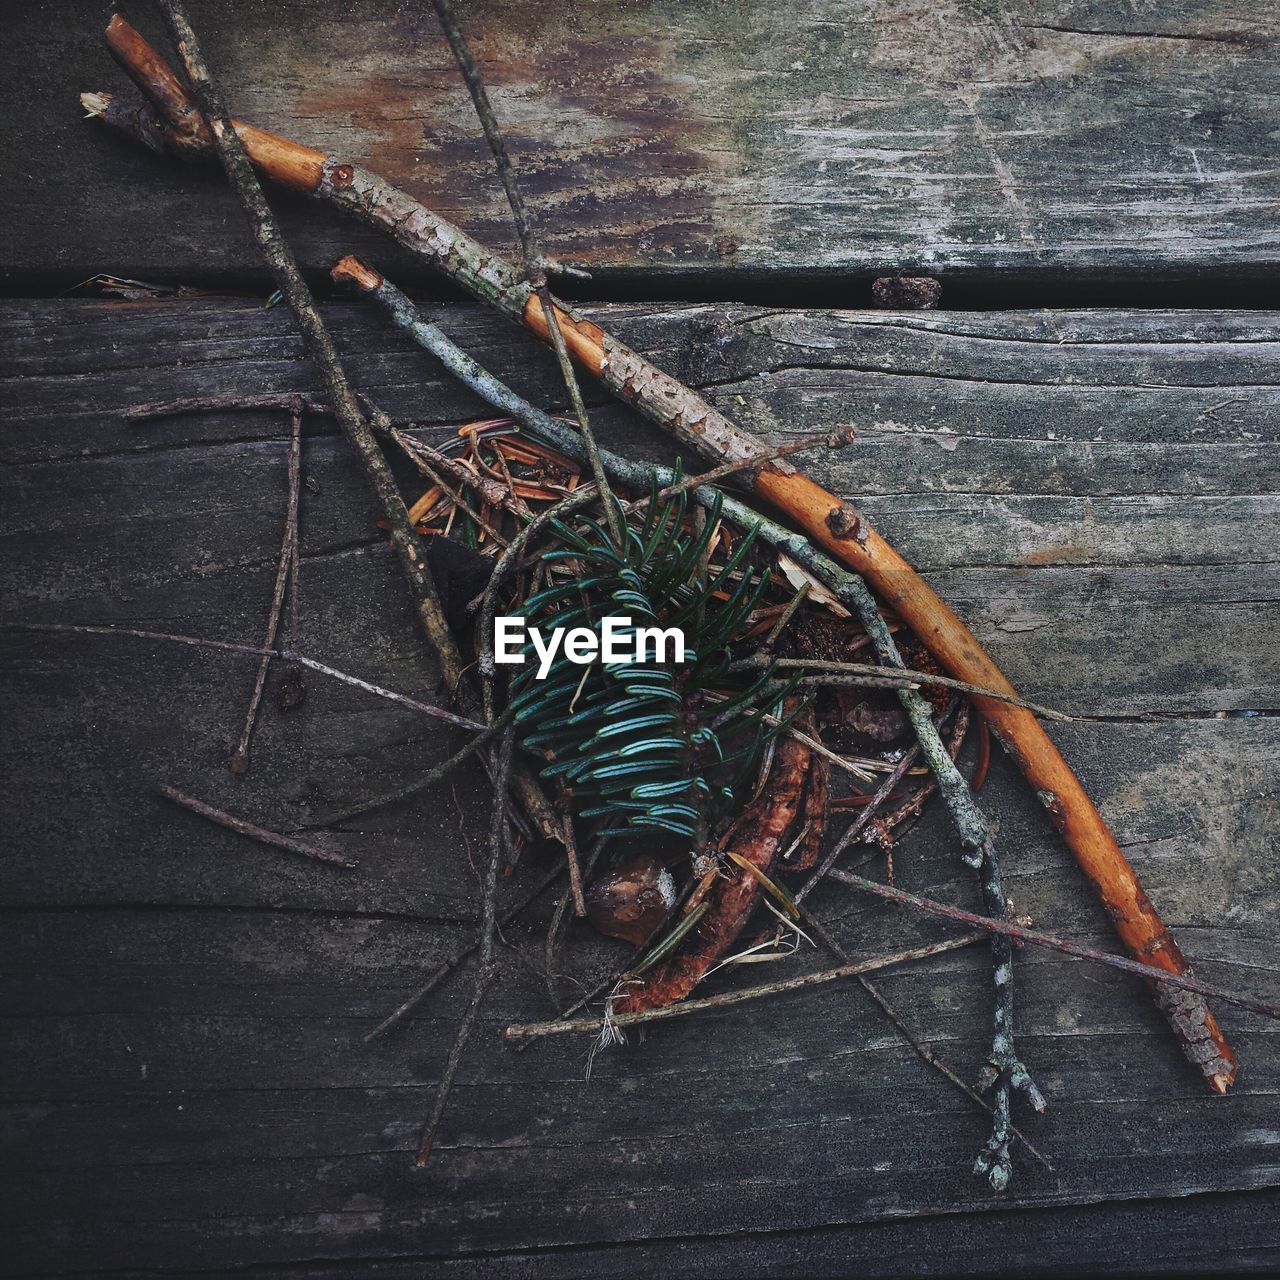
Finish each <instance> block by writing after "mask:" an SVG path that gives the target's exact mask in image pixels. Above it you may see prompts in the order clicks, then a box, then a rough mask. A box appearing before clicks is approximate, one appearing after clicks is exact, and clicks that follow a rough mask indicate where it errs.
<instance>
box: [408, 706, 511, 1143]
mask: <svg viewBox="0 0 1280 1280" xmlns="http://www.w3.org/2000/svg"><path fill="white" fill-rule="evenodd" d="M514 742H515V735H514V733H513V731H512V729H511V726H510V725H508V726H507V728H506V729H504V730H503V733H502V741H501V743H500V744H499V747H498V752H497V762H496V764H495V766H494V778H493V805H492V808H491V810H490V817H489V866H488V869H487V870H486V872H485V878H484V916H483V919H482V920H481V923H480V938H479V949H480V959H479V961H478V962H477V964H476V981H475V986H474V987H473V988H472V991H471V1000H470V1003H469V1004H468V1005H467V1008H466V1012H465V1013H464V1014H463V1015H462V1021H461V1022H460V1023H459V1024H458V1032H457V1035H456V1037H455V1038H454V1042H453V1048H452V1049H450V1050H449V1057H448V1059H447V1060H446V1061H445V1066H444V1072H443V1074H442V1075H441V1077H440V1083H439V1085H438V1086H437V1088H436V1100H435V1105H434V1106H433V1107H432V1109H431V1117H430V1119H429V1120H428V1121H427V1124H426V1128H425V1129H423V1131H422V1142H421V1144H420V1145H419V1147H418V1156H417V1160H416V1164H417V1166H418V1168H422V1166H423V1165H425V1164H426V1163H427V1161H428V1160H430V1158H431V1148H432V1146H433V1145H434V1144H435V1140H436V1131H437V1130H438V1129H439V1128H440V1121H441V1120H442V1119H443V1117H444V1109H445V1106H446V1104H447V1103H448V1101H449V1092H450V1090H451V1089H452V1088H453V1080H454V1077H455V1076H456V1075H457V1074H458V1067H459V1065H460V1064H461V1062H462V1054H463V1050H464V1049H466V1047H467V1040H468V1039H469V1038H470V1036H471V1029H472V1027H474V1026H475V1021H476V1017H477V1015H478V1014H479V1012H480V1006H481V1004H482V1003H483V1002H484V996H485V992H486V991H488V989H489V985H490V984H491V983H492V982H493V980H494V978H495V977H497V970H496V968H495V966H494V963H493V935H494V927H495V922H496V919H497V910H496V902H497V896H498V865H499V863H501V861H502V850H503V848H504V845H505V841H504V840H503V828H504V826H505V823H504V818H505V816H506V808H507V780H508V778H509V776H510V773H511V752H512V747H513V745H514Z"/></svg>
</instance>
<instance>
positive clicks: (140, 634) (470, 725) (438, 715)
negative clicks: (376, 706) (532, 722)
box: [0, 622, 486, 749]
mask: <svg viewBox="0 0 1280 1280" xmlns="http://www.w3.org/2000/svg"><path fill="white" fill-rule="evenodd" d="M0 631H40V632H45V631H47V632H55V633H63V634H67V635H90V636H128V637H130V638H131V639H134V640H161V641H164V642H165V643H167V644H185V645H191V646H192V647H194V648H197V649H221V650H223V651H224V652H226V653H249V654H254V655H256V656H258V657H270V658H284V659H285V660H286V661H289V662H296V663H298V665H299V666H303V667H309V668H310V669H311V670H312V671H318V672H320V674H321V675H326V676H328V677H329V678H330V679H333V680H337V681H340V682H341V683H342V684H349V685H351V686H352V688H355V689H363V690H364V691H365V692H366V693H372V694H373V695H374V696H375V697H378V698H384V699H386V700H387V701H388V702H397V703H399V704H400V705H401V706H402V707H409V708H410V709H411V710H413V711H418V712H421V713H422V714H423V715H425V716H431V717H433V718H434V719H436V720H445V721H447V722H448V723H449V724H452V725H456V726H457V727H458V728H459V729H470V730H472V731H473V732H476V733H483V732H485V731H486V726H485V725H482V724H480V723H479V722H478V721H476V720H469V719H467V717H466V716H459V715H455V714H454V713H453V712H452V711H446V710H445V709H444V708H443V707H436V706H433V705H432V704H431V703H429V702H419V701H418V699H417V698H410V697H408V696H407V695H405V694H403V693H396V692H395V691H394V690H392V689H384V688H383V687H382V686H381V685H378V684H371V683H370V682H369V681H368V680H361V679H360V677H359V676H353V675H348V674H347V672H345V671H339V670H338V669H337V668H336V667H331V666H329V665H328V664H327V663H324V662H317V661H316V660H315V658H308V657H305V656H304V655H303V654H301V653H298V652H296V651H295V650H293V649H268V648H266V647H264V646H263V645H260V644H240V643H238V642H237V641H234V640H206V639H204V638H203V637H202V636H181V635H176V634H174V633H172V632H168V631H142V630H139V629H138V628H137V627H107V626H97V625H92V624H86V623H71V622H0ZM475 745H476V744H475V743H471V744H469V748H471V749H473V748H474V747H475Z"/></svg>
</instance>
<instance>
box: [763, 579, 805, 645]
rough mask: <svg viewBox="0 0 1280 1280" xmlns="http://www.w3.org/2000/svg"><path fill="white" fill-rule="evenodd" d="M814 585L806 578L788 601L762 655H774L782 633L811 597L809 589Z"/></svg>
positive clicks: (765, 641) (766, 641) (765, 640)
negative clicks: (775, 646)
mask: <svg viewBox="0 0 1280 1280" xmlns="http://www.w3.org/2000/svg"><path fill="white" fill-rule="evenodd" d="M811 585H812V584H811V583H810V582H809V580H808V578H806V579H805V580H804V581H803V582H802V583H801V584H800V585H799V586H798V587H797V588H796V593H795V595H793V596H792V597H791V599H790V600H788V601H787V607H786V608H785V609H783V611H782V612H781V613H780V614H779V615H778V620H777V622H775V623H774V624H773V627H772V628H771V629H770V631H769V634H768V635H767V636H765V638H764V644H762V645H761V646H760V651H761V652H762V653H772V652H773V647H774V645H776V644H777V643H778V641H779V639H780V638H781V636H782V633H783V632H784V631H785V630H786V629H787V624H788V623H789V622H790V621H791V619H792V618H793V617H794V616H795V612H796V610H797V609H798V608H799V607H800V606H801V605H802V604H803V603H804V602H805V600H806V599H807V598H808V595H809V588H810V586H811Z"/></svg>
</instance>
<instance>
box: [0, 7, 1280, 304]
mask: <svg viewBox="0 0 1280 1280" xmlns="http://www.w3.org/2000/svg"><path fill="white" fill-rule="evenodd" d="M106 13H107V11H106V10H95V9H94V8H92V7H86V6H84V5H81V4H77V3H75V2H74V0H40V2H35V3H31V4H27V5H24V6H21V11H20V12H18V13H15V15H14V23H13V27H12V35H11V39H10V43H9V48H10V49H11V50H12V53H11V55H10V61H9V64H8V75H6V76H5V77H3V78H0V92H3V94H4V96H5V99H6V101H5V114H6V118H7V119H8V120H9V121H10V122H11V126H12V127H11V129H10V130H9V131H7V135H6V142H5V146H6V148H7V151H6V153H5V154H4V156H3V159H4V161H5V170H6V172H8V173H10V174H13V175H20V176H21V178H22V181H11V182H10V184H9V186H8V187H7V190H6V197H7V201H8V203H9V207H10V211H11V213H10V220H9V223H8V225H7V226H6V228H5V237H6V238H5V244H4V247H3V250H0V264H2V265H3V268H4V271H5V274H6V276H7V278H8V280H9V281H10V282H11V284H13V285H16V286H17V287H26V285H27V284H29V283H30V282H32V281H36V280H39V281H41V282H44V281H46V280H48V279H51V278H56V279H58V280H61V281H63V282H64V283H66V284H70V283H74V281H76V280H78V279H82V278H84V277H86V276H89V275H92V274H94V273H96V272H98V271H104V270H109V271H113V272H116V273H118V274H125V275H133V276H141V277H143V278H148V279H151V278H163V279H166V280H174V279H178V280H187V281H197V280H201V279H208V278H210V277H211V276H213V275H218V274H226V273H232V274H240V275H244V274H245V273H248V272H250V271H251V270H252V264H253V262H254V259H253V256H252V253H251V251H250V248H249V245H248V240H247V236H246V235H245V233H244V231H243V229H242V227H241V225H240V223H239V221H238V219H237V217H236V216H235V212H234V206H233V203H232V200H231V197H230V195H229V194H228V193H227V192H226V191H225V189H224V184H223V183H222V181H221V178H220V177H219V176H218V175H216V174H214V173H201V172H198V171H191V172H182V171H179V170H174V169H173V168H171V167H170V165H169V164H168V163H167V162H165V161H163V160H161V159H159V158H157V157H151V156H147V155H145V154H138V153H135V151H134V150H133V148H132V147H131V146H130V145H129V144H127V143H125V142H123V141H120V140H114V139H112V138H110V137H109V136H106V133H105V131H104V130H103V129H102V128H100V127H94V126H92V125H90V124H87V123H85V122H84V121H83V120H81V119H79V114H80V113H79V112H78V110H77V106H76V104H77V97H78V94H79V93H80V92H81V91H82V90H86V89H94V90H96V89H110V90H114V89H117V88H119V87H120V85H121V80H122V77H121V76H120V74H119V73H118V72H117V71H116V70H115V68H114V67H113V66H112V65H111V63H110V60H109V58H108V57H107V55H106V52H105V49H104V47H103V43H102V28H103V26H105V16H106ZM147 16H148V15H146V14H145V13H142V14H139V15H138V20H139V21H140V22H141V21H142V19H143V18H145V17H147ZM461 18H462V21H463V23H464V25H465V26H466V28H467V31H468V33H469V36H470V38H471V40H472V42H473V45H474V47H475V51H476V55H477V57H478V59H479V61H480V63H481V65H482V67H483V70H484V73H485V75H486V78H487V80H488V83H489V88H490V92H491V95H492V97H493V100H494V104H495V108H496V110H497V112H498V114H499V117H500V119H501V120H502V123H503V126H504V129H505V130H506V133H507V137H508V141H509V143H510V145H511V148H512V150H513V153H514V154H515V156H516V157H517V160H518V163H519V167H520V177H521V181H522V184H523V186H524V188H525V190H526V193H527V198H528V200H529V203H530V205H531V208H532V209H533V211H534V212H535V214H536V215H537V217H538V219H539V224H540V226H541V229H542V234H543V238H544V240H545V241H546V245H547V248H548V250H549V251H552V252H554V253H556V254H558V255H560V256H562V257H565V258H566V259H570V260H581V261H583V262H586V263H588V264H590V265H591V266H592V267H594V268H595V269H597V270H599V271H600V272H601V273H602V275H601V279H602V280H605V281H607V280H608V279H611V278H612V279H618V278H621V277H622V276H626V275H628V273H630V274H631V275H634V273H636V272H637V271H643V272H645V273H646V280H647V282H648V284H649V286H650V287H653V285H654V284H655V283H656V282H657V281H659V280H660V278H661V276H662V275H663V274H667V275H671V276H673V277H675V278H679V279H690V278H707V279H717V280H719V281H721V283H722V284H724V283H726V282H730V281H737V282H739V283H741V282H743V281H746V280H756V281H758V280H761V279H766V278H768V279H774V280H777V281H783V280H785V281H787V282H788V283H789V284H790V285H791V286H792V287H794V286H795V285H797V284H798V283H800V282H801V281H802V280H804V279H807V280H808V281H809V282H810V283H812V282H814V281H820V280H821V279H823V278H826V277H830V276H833V275H838V274H840V273H846V274H853V275H854V276H858V277H861V278H862V281H863V283H862V284H861V286H860V288H865V283H866V281H867V280H868V279H869V277H870V276H871V275H873V274H875V273H877V272H881V271H884V270H892V269H902V268H913V269H921V270H925V271H931V272H942V273H944V274H952V275H957V274H959V275H964V274H966V273H978V274H980V275H982V276H984V278H986V277H990V275H991V273H993V272H997V271H999V272H1004V273H1006V275H1005V276H1004V277H1003V279H1004V280H1005V282H1006V283H1008V280H1009V273H1016V274H1018V275H1021V276H1023V277H1035V278H1047V277H1049V276H1052V277H1053V278H1054V279H1055V280H1057V281H1059V282H1061V280H1062V279H1063V278H1064V276H1067V275H1070V276H1077V277H1078V276H1087V277H1091V278H1093V279H1104V280H1105V279H1115V278H1116V276H1117V273H1119V274H1120V275H1122V276H1124V277H1127V278H1128V279H1130V280H1134V279H1138V278H1140V277H1142V276H1144V275H1145V274H1146V273H1148V272H1149V271H1150V270H1152V269H1155V268H1159V269H1163V270H1165V271H1178V272H1181V273H1182V275H1183V277H1184V278H1188V279H1190V278H1196V277H1198V276H1199V275H1200V273H1202V272H1204V271H1214V272H1217V273H1219V274H1225V275H1227V276H1229V277H1230V278H1231V279H1233V280H1236V281H1239V282H1241V283H1244V282H1247V281H1250V280H1252V281H1253V282H1254V284H1255V285H1256V284H1257V283H1258V273H1259V272H1261V273H1262V278H1263V279H1270V280H1272V281H1274V279H1275V266H1274V264H1275V260H1276V249H1277V232H1276V229H1275V228H1276V219H1275V212H1276V207H1277V203H1280V184H1278V180H1277V166H1276V152H1275V145H1274V139H1273V138H1272V137H1271V134H1272V132H1273V119H1272V117H1273V112H1272V111H1271V109H1270V107H1269V104H1270V103H1271V102H1272V101H1273V100H1274V98H1275V96H1276V94H1277V91H1278V90H1280V84H1278V81H1277V75H1278V73H1277V62H1276V58H1275V49H1276V42H1277V39H1278V38H1280V25H1278V23H1277V18H1276V16H1275V13H1274V11H1273V10H1272V9H1271V8H1269V7H1268V6H1265V5H1254V4H1247V3H1242V2H1241V0H1208V2H1205V0H1159V3H1156V4H1147V5H1141V6H1133V5H1130V4H1127V3H1124V2H1123V0H1049V2H1048V3H1040V2H1036V0H1009V2H1007V3H1002V4H999V5H994V6H988V5H979V4H972V3H963V2H961V0H952V2H950V3H944V4H936V5H909V6H905V7H904V6H902V5H898V4H893V3H889V2H888V0H875V2H874V3H871V2H868V3H864V4H861V5H856V6H853V7H850V6H849V5H847V4H843V3H836V2H835V0H809V2H808V3H806V4H803V5H801V6H799V8H798V9H797V8H795V7H781V6H778V5H776V4H771V3H766V2H765V0H750V2H749V3H743V2H742V0H714V2H712V3H704V4H699V5H688V4H681V3H678V0H658V2H657V3H652V4H644V5H629V4H628V5H623V4H596V5H591V6H588V7H587V8H585V9H584V8H583V7H582V6H580V5H572V4H567V3H563V2H560V0H557V2H553V3H546V4H539V5H528V4H526V3H522V2H521V0H487V2H486V3H474V4H468V5H465V6H463V7H462V12H461ZM193 20H194V21H195V22H196V23H197V24H198V26H199V27H200V29H201V32H202V36H203V39H204V41H205V43H206V44H207V45H208V46H209V56H210V59H211V61H212V63H213V64H214V67H215V70H216V71H217V72H218V73H219V74H220V76H221V78H222V80H223V81H224V83H225V86H226V89H227V92H228V95H229V98H230V100H231V105H232V107H233V109H234V110H235V112H236V113H237V114H238V115H239V116H241V117H242V118H244V119H246V120H250V121H252V122H254V123H255V124H258V125H260V126H262V127H264V128H269V129H275V130H277V131H279V132H283V133H285V134H287V135H289V136H293V137H296V138H297V139H298V140H299V141H301V142H304V143H307V144H309V145H311V146H314V147H316V148H317V149H319V150H322V151H326V152H330V153H334V152H337V153H341V154H342V155H343V156H344V157H345V158H347V159H349V160H352V161H356V162H359V163H364V164H367V165H368V166H369V167H370V168H372V169H374V170H376V171H378V172H380V173H382V174H383V175H384V176H386V177H387V178H389V179H391V180H392V181H393V182H396V183H397V184H400V185H404V186H406V187H407V188H408V189H410V190H411V191H413V192H414V194H415V195H418V196H419V197H420V198H422V199H423V200H424V201H425V202H426V203H427V204H429V205H431V206H432V207H434V208H437V209H438V210H439V212H441V213H443V214H444V215H445V216H446V217H448V218H450V219H451V220H453V221H456V222H458V223H459V224H460V225H461V226H462V227H463V228H464V229H466V230H467V231H469V232H471V233H472V234H473V235H476V236H477V237H478V238H479V239H481V240H482V241H487V242H489V243H491V244H493V246H494V247H495V248H498V249H503V248H506V247H507V246H508V245H509V244H510V238H511V237H510V231H509V227H508V222H507V216H506V211H505V206H504V203H503V199H502V195H501V191H500V189H499V187H498V184H497V181H496V179H495V178H494V177H493V174H492V171H491V165H490V161H489V156H488V152H487V149H486V148H485V145H484V142H483V139H482V138H481V136H480V134H479V131H478V130H477V128H476V127H475V124H474V122H473V120H472V117H471V113H470V110H469V107H468V104H467V100H466V96H465V92H464V90H463V89H462V87H461V85H460V83H459V82H458V80H457V77H456V73H455V71H454V68H453V64H452V61H451V59H450V55H449V53H448V49H447V47H446V46H445V44H444V42H443V40H442V38H441V37H440V35H439V32H438V30H437V29H436V26H435V24H434V20H433V18H432V16H431V14H430V11H429V10H426V9H421V8H415V7H413V6H408V7H399V8H394V9H392V10H377V9H368V8H366V7H360V8H355V9H353V8H352V7H351V6H348V5H343V4H338V3H336V2H335V0H291V3H290V5H289V10H288V17H287V19H284V20H282V19H281V15H280V13H279V11H278V10H277V9H275V8H270V7H264V6H262V5H257V4H251V3H246V2H245V0H233V2H232V3H227V4H222V5H218V6H212V5H204V6H197V7H196V12H195V13H194V14H193ZM144 25H145V23H144ZM147 34H148V35H149V36H150V37H152V38H153V39H156V40H157V42H158V43H159V39H158V37H159V32H158V30H157V29H156V28H154V27H152V28H150V29H148V30H147ZM278 203H279V206H280V209H281V212H282V215H283V217H284V225H285V231H286V234H287V236H288V238H289V240H290V243H291V244H292V245H293V246H294V247H295V249H296V251H297V252H298V255H299V259H300V261H301V262H302V263H303V265H304V266H306V267H308V268H310V269H313V270H316V271H320V270H327V268H328V267H329V266H331V265H332V263H333V262H334V261H335V260H336V259H337V258H338V257H340V256H341V254H342V253H343V252H347V251H352V250H354V251H357V252H360V253H373V254H374V256H375V260H378V261H380V264H381V265H383V266H385V267H386V269H387V270H388V271H389V272H390V273H391V274H392V275H393V276H394V277H395V278H397V279H401V278H411V277H412V276H413V275H414V274H416V271H415V269H412V268H411V267H409V265H408V264H405V263H402V262H400V261H399V260H398V259H397V256H396V255H395V254H391V253H388V252H387V250H386V247H385V245H382V244H380V243H377V242H375V241H374V240H373V239H372V238H371V237H370V236H369V234H368V233H365V232H361V231H358V230H357V229H355V228H353V227H352V226H350V225H347V224H340V223H338V222H336V221H334V220H333V219H332V218H331V217H329V216H327V215H320V216H317V211H316V210H314V209H311V208H309V207H308V206H306V205H305V204H304V203H303V202H301V201H296V200H293V199H289V198H282V199H280V200H279V201H278ZM42 287H44V286H43V283H42ZM860 296H869V295H860ZM858 300H860V299H859V298H850V301H851V302H852V301H858Z"/></svg>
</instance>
